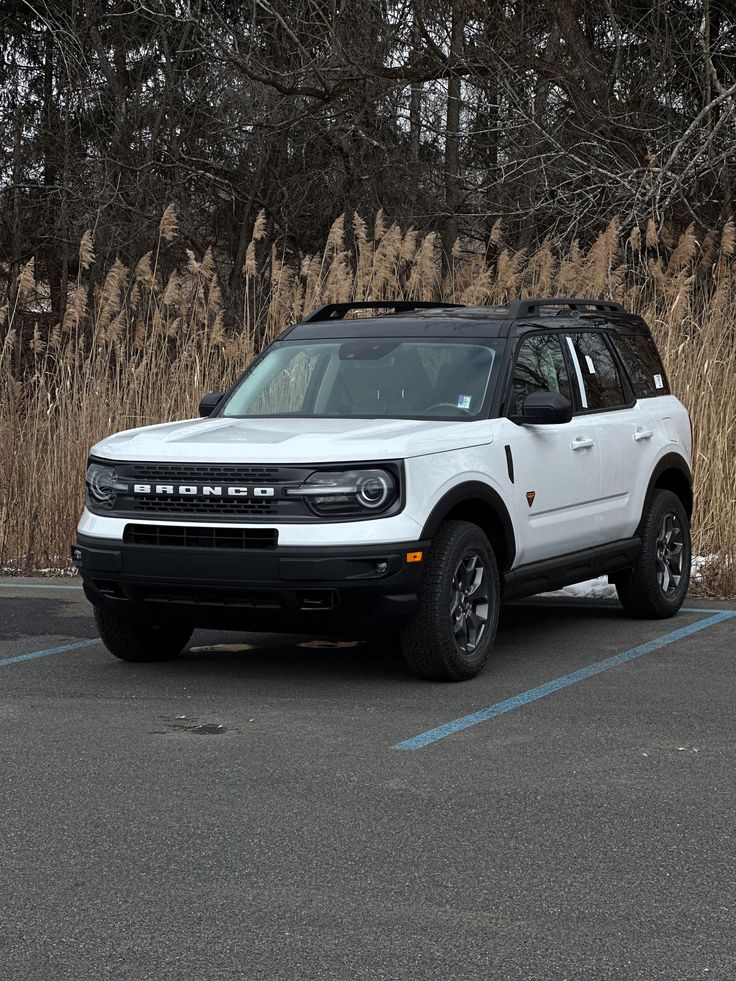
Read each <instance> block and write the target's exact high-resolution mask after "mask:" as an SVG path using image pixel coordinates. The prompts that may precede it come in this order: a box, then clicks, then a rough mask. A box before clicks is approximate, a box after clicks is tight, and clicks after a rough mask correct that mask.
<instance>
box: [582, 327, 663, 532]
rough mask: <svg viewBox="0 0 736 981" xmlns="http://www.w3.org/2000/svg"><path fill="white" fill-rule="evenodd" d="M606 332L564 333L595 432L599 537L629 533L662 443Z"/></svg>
mask: <svg viewBox="0 0 736 981" xmlns="http://www.w3.org/2000/svg"><path fill="white" fill-rule="evenodd" d="M609 335H610V332H609V331H606V332H604V331H571V332H570V333H569V334H568V335H567V338H566V342H567V346H568V350H569V352H570V355H571V358H572V360H573V370H574V372H575V373H576V374H577V375H578V379H579V386H580V391H581V400H582V403H583V404H582V405H581V406H580V409H579V418H580V419H581V420H586V421H587V422H588V424H590V425H593V426H594V427H595V432H596V441H597V447H598V455H599V460H600V467H601V494H600V505H599V510H598V516H599V530H600V534H601V541H602V542H615V541H618V540H619V539H622V538H628V537H629V536H631V535H632V534H633V532H634V530H635V529H636V526H637V525H638V523H639V519H640V517H641V503H642V501H643V496H644V494H645V492H646V484H647V481H648V479H649V475H650V474H651V472H652V470H653V468H654V459H655V457H656V455H657V452H658V448H659V443H660V440H659V434H658V430H657V426H656V425H655V423H654V420H653V419H652V416H651V413H650V411H649V409H648V407H647V406H646V404H645V403H642V402H640V401H638V400H637V399H636V397H635V395H634V392H633V390H632V386H631V382H630V381H629V379H628V378H627V377H626V376H625V375H624V373H623V372H622V370H621V363H620V361H619V358H618V357H617V356H616V353H615V351H614V348H613V345H612V337H611V336H609Z"/></svg>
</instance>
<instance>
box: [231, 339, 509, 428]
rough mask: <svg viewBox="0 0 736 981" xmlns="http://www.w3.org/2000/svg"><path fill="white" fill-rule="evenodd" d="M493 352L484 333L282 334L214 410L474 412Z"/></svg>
mask: <svg viewBox="0 0 736 981" xmlns="http://www.w3.org/2000/svg"><path fill="white" fill-rule="evenodd" d="M495 360H496V348H495V346H494V342H492V341H490V342H485V341H484V342H482V343H480V342H473V343H467V342H464V341H435V340H431V341H428V340H421V341H414V340H406V341H396V340H384V339H382V338H379V339H369V338H365V339H360V340H349V341H311V342H309V343H300V342H297V341H291V342H288V341H286V342H283V343H281V344H275V345H274V346H273V347H272V348H270V349H269V351H268V352H267V353H266V354H265V356H264V357H263V358H262V359H261V360H260V361H259V362H258V363H257V364H256V365H255V366H254V367H253V369H252V370H251V371H250V372H249V373H248V375H247V376H246V377H245V378H243V380H242V381H241V382H240V383H239V384H238V386H237V387H236V388H235V390H234V392H233V393H232V395H231V396H230V398H229V399H228V401H227V402H226V404H225V406H224V409H223V411H222V413H221V415H223V416H302V417H304V418H313V417H316V416H323V417H331V418H339V419H342V418H346V417H357V418H364V419H373V418H376V417H380V416H389V417H391V418H395V419H428V418H433V419H434V418H445V419H459V418H462V419H468V418H470V419H472V418H477V417H478V416H479V415H480V414H481V412H482V411H483V409H484V407H485V406H486V403H487V399H488V397H489V396H490V379H491V373H492V369H493V365H494V362H495Z"/></svg>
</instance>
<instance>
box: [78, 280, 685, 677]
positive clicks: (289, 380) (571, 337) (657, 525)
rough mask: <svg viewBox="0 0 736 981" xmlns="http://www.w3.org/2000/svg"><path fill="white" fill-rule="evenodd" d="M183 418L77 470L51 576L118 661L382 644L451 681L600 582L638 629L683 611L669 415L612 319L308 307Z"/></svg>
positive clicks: (135, 433) (604, 309)
mask: <svg viewBox="0 0 736 981" xmlns="http://www.w3.org/2000/svg"><path fill="white" fill-rule="evenodd" d="M361 308H367V309H369V310H370V312H371V314H376V315H371V316H369V317H362V318H360V317H348V318H346V314H348V313H352V312H353V311H356V310H359V309H361ZM200 415H201V416H202V417H204V418H200V419H197V420H187V421H180V422H171V423H166V424H164V425H156V426H146V427H143V428H140V429H132V430H129V431H127V432H122V433H118V434H116V435H113V436H110V437H108V438H107V439H104V440H102V442H100V443H98V444H97V445H96V446H95V447H93V449H92V451H91V456H90V458H89V462H88V469H87V476H86V507H85V509H84V513H83V515H82V518H81V520H80V523H79V528H78V535H77V540H76V543H75V544H74V546H73V548H72V556H73V559H74V562H75V563H76V565H77V566H78V568H79V571H80V573H81V575H82V578H83V580H84V589H85V592H86V595H87V597H88V598H89V600H90V601H91V603H92V604H93V606H94V610H95V616H96V620H97V624H98V627H99V630H100V634H101V637H102V639H103V641H104V643H105V644H106V646H107V647H108V648H109V650H110V651H111V652H112V653H113V654H115V655H116V656H117V657H120V658H123V659H124V660H127V661H149V660H157V659H161V658H169V657H173V656H175V655H176V654H177V653H178V652H179V651H181V649H182V648H183V647H184V646H185V645H186V643H187V641H188V639H189V637H190V636H191V633H192V630H193V629H194V628H195V627H216V628H228V627H230V628H236V629H244V630H248V631H279V632H280V631H285V630H288V631H295V632H301V633H310V634H317V635H322V636H323V635H325V634H326V633H328V632H336V631H337V632H342V633H345V632H352V633H355V632H356V631H360V630H368V629H371V628H381V629H385V628H387V627H391V626H393V625H396V627H398V628H399V629H400V634H401V644H402V650H403V653H404V655H405V657H406V660H407V662H408V664H409V666H410V668H411V669H412V670H413V671H414V672H415V673H416V674H417V675H420V676H421V677H424V678H433V679H443V680H448V681H449V680H452V681H456V680H461V679H464V678H470V677H472V676H473V675H475V674H477V673H478V671H480V670H481V668H482V667H483V665H484V664H485V662H486V660H487V658H488V656H489V654H490V652H491V650H492V648H493V643H494V636H495V633H496V624H497V620H498V611H499V603H500V602H502V601H503V600H508V599H511V598H517V597H522V596H528V595H531V594H533V593H538V592H541V591H543V590H550V589H555V588H558V587H561V586H564V585H566V584H569V583H575V582H579V581H582V580H585V579H589V578H591V577H593V576H599V575H603V574H607V575H608V577H609V579H610V581H611V582H613V583H615V586H616V589H617V592H618V596H619V599H620V600H621V603H622V604H623V606H624V608H625V610H626V611H627V612H628V613H629V614H631V615H632V616H636V617H648V618H658V617H669V616H672V615H673V614H674V613H675V612H676V611H677V610H678V609H679V608H680V606H681V604H682V602H683V599H684V597H685V594H686V592H687V588H688V580H689V572H690V533H689V526H690V517H691V513H692V507H693V495H692V481H691V430H690V425H689V420H688V415H687V412H686V410H685V408H684V407H683V406H682V404H681V403H680V402H679V401H678V400H677V399H676V398H675V397H674V396H673V395H671V394H670V390H669V386H668V383H667V377H666V375H665V372H664V369H663V367H662V364H661V361H660V358H659V355H658V353H657V350H656V347H655V345H654V342H653V340H652V337H651V334H650V332H649V330H648V328H647V326H646V324H645V323H644V321H643V320H642V319H641V317H638V316H634V315H633V314H630V313H627V312H626V311H625V310H624V309H623V307H621V306H620V305H618V304H616V303H609V302H604V301H599V300H585V299H545V300H521V301H517V302H515V303H512V304H510V305H509V306H507V307H484V308H474V307H462V306H453V305H448V304H440V303H419V302H395V303H391V302H382V303H373V302H361V303H331V304H327V305H326V306H323V307H321V308H320V309H318V310H316V311H315V312H314V313H312V314H311V315H310V316H308V317H307V318H306V319H305V320H304V321H303V322H302V323H300V324H297V325H296V326H294V327H291V328H290V329H287V330H286V331H285V332H284V333H283V334H281V336H280V337H279V338H278V340H277V341H276V342H275V343H273V344H271V345H270V347H268V349H267V350H265V351H264V353H263V354H262V355H261V356H260V357H259V358H258V359H257V360H256V361H254V362H253V364H251V366H250V367H249V368H248V370H247V371H246V372H245V374H244V375H243V376H242V377H241V378H240V379H239V380H238V381H237V382H236V383H235V385H233V387H232V388H231V389H230V391H228V392H216V393H213V394H211V395H207V396H205V397H204V398H203V399H202V402H201V404H200Z"/></svg>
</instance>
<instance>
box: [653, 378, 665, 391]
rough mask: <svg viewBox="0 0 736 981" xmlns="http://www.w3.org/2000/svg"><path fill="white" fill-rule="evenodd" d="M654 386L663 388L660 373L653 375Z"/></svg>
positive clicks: (662, 379)
mask: <svg viewBox="0 0 736 981" xmlns="http://www.w3.org/2000/svg"><path fill="white" fill-rule="evenodd" d="M654 387H655V388H664V378H662V376H661V375H655V376H654Z"/></svg>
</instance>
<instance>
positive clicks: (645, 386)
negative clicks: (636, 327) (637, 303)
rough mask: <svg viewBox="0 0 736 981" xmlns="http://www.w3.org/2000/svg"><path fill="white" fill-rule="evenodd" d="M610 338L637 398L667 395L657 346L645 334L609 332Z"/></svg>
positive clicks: (667, 391) (667, 387) (665, 377)
mask: <svg viewBox="0 0 736 981" xmlns="http://www.w3.org/2000/svg"><path fill="white" fill-rule="evenodd" d="M610 336H611V339H612V340H613V343H614V344H615V346H616V349H617V350H618V353H619V354H620V355H621V360H622V361H623V363H624V367H625V368H626V373H627V374H628V376H629V379H630V381H631V387H632V388H633V389H634V395H636V397H637V398H638V399H646V398H653V397H654V396H656V395H669V394H670V388H669V385H668V384H667V376H666V375H665V373H664V368H663V367H662V361H661V359H660V357H659V352H658V351H657V347H656V345H655V343H654V341H653V340H652V338H651V337H647V336H646V334H622V333H619V332H618V331H616V332H615V333H614V332H612V333H611V335H610Z"/></svg>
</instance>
